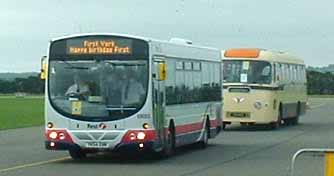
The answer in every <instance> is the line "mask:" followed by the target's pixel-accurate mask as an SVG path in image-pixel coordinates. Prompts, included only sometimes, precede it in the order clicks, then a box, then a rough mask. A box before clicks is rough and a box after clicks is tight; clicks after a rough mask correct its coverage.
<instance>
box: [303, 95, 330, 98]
mask: <svg viewBox="0 0 334 176" xmlns="http://www.w3.org/2000/svg"><path fill="white" fill-rule="evenodd" d="M308 97H309V98H334V95H308Z"/></svg>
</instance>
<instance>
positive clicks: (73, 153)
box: [69, 149, 87, 160]
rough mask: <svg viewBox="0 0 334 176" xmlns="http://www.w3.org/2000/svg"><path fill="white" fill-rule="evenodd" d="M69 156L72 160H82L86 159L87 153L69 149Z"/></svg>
mask: <svg viewBox="0 0 334 176" xmlns="http://www.w3.org/2000/svg"><path fill="white" fill-rule="evenodd" d="M69 154H70V156H71V157H72V159H74V160H82V159H85V158H86V157H87V153H86V152H84V151H82V150H81V149H71V150H69Z"/></svg>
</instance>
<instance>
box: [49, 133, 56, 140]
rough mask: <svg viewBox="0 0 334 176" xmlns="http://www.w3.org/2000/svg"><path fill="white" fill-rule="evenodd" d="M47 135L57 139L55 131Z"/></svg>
mask: <svg viewBox="0 0 334 176" xmlns="http://www.w3.org/2000/svg"><path fill="white" fill-rule="evenodd" d="M49 137H50V138H51V139H57V137H58V133H57V132H55V131H52V132H51V133H50V134H49Z"/></svg>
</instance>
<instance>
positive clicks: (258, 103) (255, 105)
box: [254, 101, 262, 109]
mask: <svg viewBox="0 0 334 176" xmlns="http://www.w3.org/2000/svg"><path fill="white" fill-rule="evenodd" d="M254 107H255V108H256V109H261V108H262V103H261V102H259V101H257V102H255V103H254Z"/></svg>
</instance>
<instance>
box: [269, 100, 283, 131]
mask: <svg viewBox="0 0 334 176" xmlns="http://www.w3.org/2000/svg"><path fill="white" fill-rule="evenodd" d="M282 114H283V113H282V106H280V108H279V111H278V117H277V121H276V122H273V123H271V124H270V128H271V129H272V130H276V129H278V128H279V127H280V126H281V125H282Z"/></svg>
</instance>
